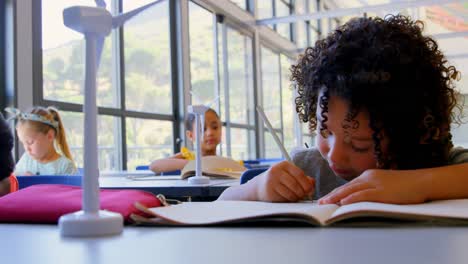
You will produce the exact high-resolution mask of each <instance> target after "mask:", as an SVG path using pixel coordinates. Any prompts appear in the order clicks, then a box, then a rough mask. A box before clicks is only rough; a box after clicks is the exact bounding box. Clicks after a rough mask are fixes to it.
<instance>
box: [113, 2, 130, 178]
mask: <svg viewBox="0 0 468 264" xmlns="http://www.w3.org/2000/svg"><path fill="white" fill-rule="evenodd" d="M116 1H117V5H115V7H114V9H115V10H116V11H117V12H118V13H122V11H123V3H122V0H116ZM116 35H117V36H116V39H118V41H117V47H116V48H117V51H116V53H115V54H114V55H115V56H118V58H116V62H117V63H116V67H118V68H119V69H115V70H119V72H120V73H119V77H120V78H119V82H118V84H119V85H120V87H117V88H120V106H119V107H120V109H121V111H122V114H121V120H120V124H121V130H120V132H121V135H120V141H121V144H120V145H121V161H122V169H123V170H127V169H128V168H127V161H128V156H127V154H128V153H127V120H126V117H127V116H126V114H125V113H126V109H127V108H126V103H125V92H126V91H125V44H124V40H125V36H124V27H119V28H118V30H117V32H116ZM117 65H118V66H117Z"/></svg>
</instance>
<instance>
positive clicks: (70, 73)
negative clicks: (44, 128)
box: [34, 0, 176, 170]
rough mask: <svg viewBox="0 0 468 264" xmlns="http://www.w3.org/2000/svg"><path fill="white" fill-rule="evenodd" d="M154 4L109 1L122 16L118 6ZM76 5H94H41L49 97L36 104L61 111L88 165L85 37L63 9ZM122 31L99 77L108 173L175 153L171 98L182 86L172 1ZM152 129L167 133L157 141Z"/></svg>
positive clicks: (101, 141)
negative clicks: (176, 76)
mask: <svg viewBox="0 0 468 264" xmlns="http://www.w3.org/2000/svg"><path fill="white" fill-rule="evenodd" d="M151 2H154V1H152V0H138V1H122V2H121V3H120V2H119V1H118V0H114V1H107V9H108V10H113V13H117V11H116V8H115V7H117V6H121V7H122V10H121V12H127V11H130V10H133V9H135V8H138V7H141V6H143V5H145V4H148V3H151ZM74 5H84V6H93V5H94V3H93V2H91V3H90V2H89V1H72V0H67V1H60V2H57V1H51V0H43V1H42V14H41V15H42V18H41V22H42V27H41V29H42V36H41V39H42V73H43V75H42V80H43V82H42V87H43V89H42V94H41V95H42V97H40V98H35V100H34V101H36V102H39V103H40V104H42V105H56V104H57V105H58V106H59V109H60V110H61V112H63V113H64V114H63V115H64V123H65V126H66V129H67V131H68V130H69V133H68V138H69V143H70V145H71V149H72V153H73V155H74V159H75V161H76V163H77V165H78V166H79V167H82V166H83V147H82V146H83V134H84V132H83V113H81V112H78V111H81V105H82V104H83V97H84V86H83V77H84V73H83V70H84V55H85V53H84V52H85V51H84V40H83V35H82V34H79V33H77V32H75V31H73V30H71V29H69V28H66V27H65V26H63V17H62V11H63V9H64V8H66V7H69V6H74ZM121 32H123V34H122V35H121V34H120V31H119V30H113V31H112V33H111V35H110V36H108V37H107V38H106V39H105V43H104V47H103V52H102V56H101V63H100V65H99V72H98V76H97V103H98V106H99V107H100V108H99V116H98V131H99V135H98V148H99V149H98V153H99V168H100V169H101V170H121V169H127V166H129V167H128V169H134V167H135V166H136V165H143V164H145V165H146V164H148V163H149V162H150V161H151V160H152V159H153V158H158V157H162V156H167V155H168V154H167V153H168V151H169V153H172V152H173V145H174V143H173V141H170V142H169V143H168V142H167V140H173V139H174V135H173V134H174V129H173V122H174V114H173V108H174V107H173V100H172V97H173V90H175V89H176V88H174V87H172V76H171V67H172V66H171V60H172V58H171V49H170V45H169V41H170V34H169V1H162V2H161V3H159V4H157V5H155V6H153V7H151V8H149V9H147V10H145V11H144V12H142V13H139V14H138V15H136V16H134V17H133V18H132V19H131V20H129V21H128V22H127V23H126V24H125V25H124V27H123V30H122V31H121ZM120 40H123V41H122V42H120ZM159 98H164V100H158V99H159ZM77 105H78V106H77ZM123 121H126V122H123ZM135 127H138V129H140V130H141V131H135ZM148 130H153V131H161V130H164V131H163V132H161V133H157V134H155V135H152V137H153V138H155V140H152V139H150V138H149V136H148V135H147V133H148V132H147V131H148ZM145 133H146V134H145ZM162 138H163V139H162ZM158 144H160V145H158ZM122 146H124V147H125V149H122ZM151 149H152V150H151ZM140 150H141V153H137V152H138V151H140ZM162 150H164V151H162Z"/></svg>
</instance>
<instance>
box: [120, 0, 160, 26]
mask: <svg viewBox="0 0 468 264" xmlns="http://www.w3.org/2000/svg"><path fill="white" fill-rule="evenodd" d="M161 2H162V0H158V1H154V2H152V3H149V4H147V5H144V6H142V7H139V8H136V9H133V10H132V11H129V12H127V13H123V14H120V15H117V16H114V18H113V19H112V27H113V28H117V27H120V26H122V25H123V24H125V22H127V20H129V19H130V18H132V17H134V16H136V15H138V14H139V13H140V12H142V11H145V10H146V9H148V8H150V7H152V6H154V5H156V4H159V3H161Z"/></svg>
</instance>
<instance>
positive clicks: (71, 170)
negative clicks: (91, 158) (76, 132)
mask: <svg viewBox="0 0 468 264" xmlns="http://www.w3.org/2000/svg"><path fill="white" fill-rule="evenodd" d="M6 110H7V111H8V112H10V113H12V114H13V115H14V118H16V119H17V120H18V123H17V125H16V132H17V134H18V138H19V140H20V141H21V143H22V144H23V146H24V150H25V153H24V154H23V156H22V157H21V159H20V160H19V161H18V163H17V164H16V168H15V175H64V174H75V173H76V172H77V169H76V167H75V164H74V162H73V158H72V156H71V153H70V148H69V147H68V143H67V140H66V135H65V129H64V127H63V123H62V119H61V118H60V114H59V112H58V110H57V109H56V108H54V107H47V108H45V107H41V106H36V107H34V108H32V109H31V110H30V111H28V112H21V111H20V110H18V109H12V108H7V109H6Z"/></svg>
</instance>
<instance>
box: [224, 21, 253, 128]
mask: <svg viewBox="0 0 468 264" xmlns="http://www.w3.org/2000/svg"><path fill="white" fill-rule="evenodd" d="M227 43H228V71H229V99H230V100H229V115H230V121H231V122H232V123H238V124H250V125H253V124H254V121H255V120H254V113H255V111H254V107H253V103H254V101H253V100H254V97H253V69H252V64H253V58H252V40H251V38H249V37H247V36H244V35H242V34H240V33H239V32H237V31H235V30H233V29H231V28H228V32H227Z"/></svg>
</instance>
